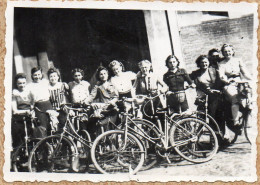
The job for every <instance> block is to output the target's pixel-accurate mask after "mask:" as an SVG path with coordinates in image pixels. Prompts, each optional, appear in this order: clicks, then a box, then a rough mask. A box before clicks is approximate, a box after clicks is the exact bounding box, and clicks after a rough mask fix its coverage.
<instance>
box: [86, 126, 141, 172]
mask: <svg viewBox="0 0 260 185" xmlns="http://www.w3.org/2000/svg"><path fill="white" fill-rule="evenodd" d="M144 153H145V151H144V148H143V145H142V143H141V142H140V141H139V139H138V138H136V137H135V136H133V135H132V134H130V133H127V136H125V132H124V131H121V130H111V131H107V132H105V133H103V134H101V135H100V136H98V137H97V138H96V140H95V141H94V143H93V145H92V148H91V159H92V162H93V164H94V166H95V167H96V169H97V170H98V171H99V172H101V173H103V174H116V173H131V174H135V173H137V172H138V171H139V170H140V168H141V167H142V165H143V163H144Z"/></svg>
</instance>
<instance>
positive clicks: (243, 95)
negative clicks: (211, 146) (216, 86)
mask: <svg viewBox="0 0 260 185" xmlns="http://www.w3.org/2000/svg"><path fill="white" fill-rule="evenodd" d="M233 83H234V85H236V86H237V89H238V95H237V98H238V102H239V112H240V113H241V115H240V117H239V123H240V124H239V125H238V126H236V125H233V119H232V112H231V108H230V107H231V104H230V103H229V104H230V105H228V102H227V101H225V102H224V103H225V104H226V106H225V107H226V109H225V111H223V117H224V120H225V123H226V125H227V126H228V127H229V128H230V129H231V130H232V131H233V132H234V133H235V135H234V137H233V138H231V139H230V144H233V143H235V142H236V140H237V138H238V136H239V135H241V134H242V131H244V135H245V138H246V140H247V141H248V143H249V144H251V141H250V137H249V136H248V129H250V126H249V125H248V119H249V116H250V114H251V111H252V107H251V105H252V101H251V100H250V96H251V95H252V94H251V93H252V92H251V88H250V86H249V83H248V82H247V81H240V82H233ZM223 100H224V98H223Z"/></svg>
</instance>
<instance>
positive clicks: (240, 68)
mask: <svg viewBox="0 0 260 185" xmlns="http://www.w3.org/2000/svg"><path fill="white" fill-rule="evenodd" d="M218 67H219V77H220V79H221V80H222V81H223V82H226V83H228V82H229V81H228V79H230V78H237V77H239V79H240V77H241V76H240V73H242V74H243V75H246V74H245V71H246V68H245V64H244V63H243V62H242V60H241V59H239V58H231V59H230V60H229V61H226V60H223V61H222V62H220V63H218Z"/></svg>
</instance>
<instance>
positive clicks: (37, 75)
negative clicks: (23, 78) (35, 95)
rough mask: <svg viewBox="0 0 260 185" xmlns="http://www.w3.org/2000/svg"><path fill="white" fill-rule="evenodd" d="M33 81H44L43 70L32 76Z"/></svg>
mask: <svg viewBox="0 0 260 185" xmlns="http://www.w3.org/2000/svg"><path fill="white" fill-rule="evenodd" d="M32 79H33V82H35V83H39V82H40V81H41V79H42V72H41V70H38V71H35V72H34V73H33V74H32Z"/></svg>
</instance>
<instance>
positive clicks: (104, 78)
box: [87, 66, 119, 105]
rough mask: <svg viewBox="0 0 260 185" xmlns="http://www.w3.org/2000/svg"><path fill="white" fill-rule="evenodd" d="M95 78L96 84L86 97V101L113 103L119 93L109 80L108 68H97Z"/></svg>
mask: <svg viewBox="0 0 260 185" xmlns="http://www.w3.org/2000/svg"><path fill="white" fill-rule="evenodd" d="M96 78H97V80H98V82H97V84H96V85H95V86H94V88H93V89H92V91H91V93H90V96H89V98H88V101H87V102H88V103H91V102H93V101H94V102H99V103H108V104H111V105H115V103H116V102H117V100H118V97H119V94H118V91H117V89H116V87H115V86H114V85H113V84H112V83H111V82H110V81H109V73H108V70H107V69H106V68H105V67H103V66H101V67H99V68H98V69H97V73H96Z"/></svg>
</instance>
